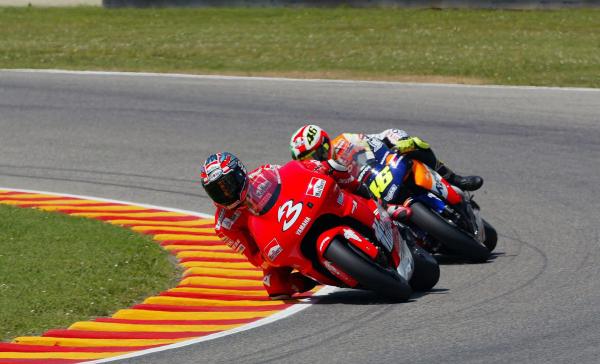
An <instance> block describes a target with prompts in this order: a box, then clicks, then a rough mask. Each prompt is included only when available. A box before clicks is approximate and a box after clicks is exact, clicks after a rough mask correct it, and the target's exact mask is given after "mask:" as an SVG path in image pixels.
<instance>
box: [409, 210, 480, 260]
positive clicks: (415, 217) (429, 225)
mask: <svg viewBox="0 0 600 364" xmlns="http://www.w3.org/2000/svg"><path fill="white" fill-rule="evenodd" d="M410 208H411V210H412V215H411V217H410V220H411V222H412V223H414V224H415V225H417V226H418V227H419V228H421V229H422V230H423V231H426V232H427V233H428V234H430V235H431V236H433V237H434V238H435V239H436V240H438V241H439V242H440V243H442V245H443V246H444V247H445V248H446V249H447V250H448V251H449V252H450V253H452V254H456V255H459V256H461V257H463V258H466V259H467V260H469V261H471V262H473V263H482V262H485V261H487V259H488V258H489V256H490V251H489V250H488V248H487V247H485V246H484V245H482V244H480V243H478V242H477V241H475V240H474V239H473V238H471V237H470V236H468V235H467V234H465V233H464V232H462V231H460V230H459V229H457V228H456V227H454V226H453V225H451V224H450V223H448V222H446V221H444V220H443V219H442V218H441V217H440V216H438V215H436V214H434V213H433V212H432V211H431V210H430V209H429V208H428V207H426V206H425V205H423V204H422V203H421V202H415V203H414V204H412V205H411V206H410Z"/></svg>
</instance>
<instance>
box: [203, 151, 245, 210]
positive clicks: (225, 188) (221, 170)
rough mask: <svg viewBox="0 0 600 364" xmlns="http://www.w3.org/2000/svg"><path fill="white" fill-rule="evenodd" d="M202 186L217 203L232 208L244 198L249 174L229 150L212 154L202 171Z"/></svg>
mask: <svg viewBox="0 0 600 364" xmlns="http://www.w3.org/2000/svg"><path fill="white" fill-rule="evenodd" d="M200 178H202V187H204V189H205V190H206V193H207V194H208V196H209V197H210V198H211V199H212V200H213V201H214V202H215V203H216V204H217V205H221V206H223V207H225V208H228V209H232V208H234V207H236V206H238V205H239V204H240V202H242V201H243V200H244V197H245V194H246V186H247V181H248V176H247V173H246V167H244V165H243V164H242V162H241V161H240V160H239V159H238V158H237V157H236V156H234V155H233V154H231V153H229V152H223V153H216V154H211V155H210V156H209V157H208V158H206V161H205V162H204V165H203V166H202V171H201V172H200Z"/></svg>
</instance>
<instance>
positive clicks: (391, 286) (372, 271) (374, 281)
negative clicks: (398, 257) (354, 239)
mask: <svg viewBox="0 0 600 364" xmlns="http://www.w3.org/2000/svg"><path fill="white" fill-rule="evenodd" d="M324 256H325V258H326V259H327V260H329V261H330V262H332V263H333V264H334V265H335V266H337V267H339V268H340V269H342V270H343V271H344V272H345V273H347V274H348V275H350V276H351V277H352V278H354V279H356V280H357V281H358V283H360V286H361V287H363V288H365V289H369V290H372V291H374V292H376V293H378V294H380V295H382V296H385V297H387V298H390V299H392V300H394V301H406V300H408V299H409V297H410V295H411V293H412V290H411V288H410V285H409V284H408V282H407V281H406V280H405V279H404V278H402V277H401V276H400V275H399V274H398V272H396V270H395V269H392V268H389V269H385V268H383V267H381V266H379V265H377V264H375V262H373V261H371V260H370V259H369V258H367V257H366V256H364V255H363V254H361V253H360V252H359V251H356V250H355V249H354V248H353V247H352V246H351V245H350V244H349V243H348V242H346V241H345V240H344V239H343V238H340V237H337V238H334V239H333V241H332V242H331V243H330V244H329V247H327V250H326V251H325V253H324Z"/></svg>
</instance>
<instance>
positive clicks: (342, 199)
mask: <svg viewBox="0 0 600 364" xmlns="http://www.w3.org/2000/svg"><path fill="white" fill-rule="evenodd" d="M337 203H338V205H340V206H341V205H343V204H344V192H340V194H339V195H338V197H337Z"/></svg>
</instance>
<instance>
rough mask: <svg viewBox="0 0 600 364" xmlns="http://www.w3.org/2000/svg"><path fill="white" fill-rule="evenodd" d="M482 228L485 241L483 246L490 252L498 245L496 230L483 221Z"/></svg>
mask: <svg viewBox="0 0 600 364" xmlns="http://www.w3.org/2000/svg"><path fill="white" fill-rule="evenodd" d="M483 228H484V229H485V241H484V242H483V244H485V246H486V247H487V248H488V250H489V251H490V252H492V251H494V249H495V248H496V244H497V243H498V233H497V232H496V229H494V227H493V226H492V225H490V223H489V222H487V221H485V220H483Z"/></svg>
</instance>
